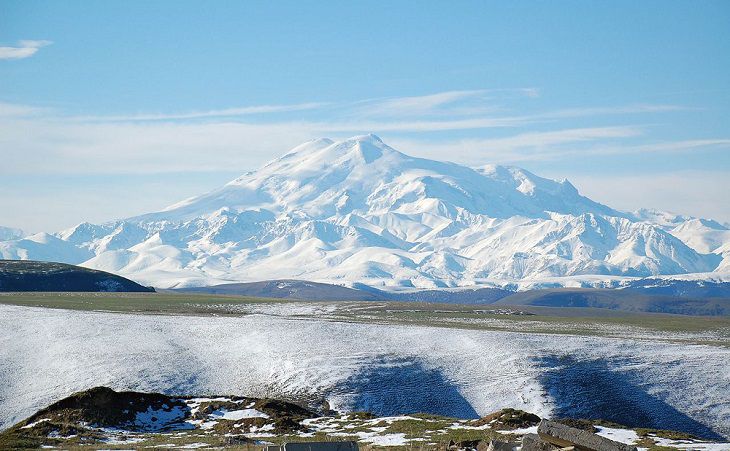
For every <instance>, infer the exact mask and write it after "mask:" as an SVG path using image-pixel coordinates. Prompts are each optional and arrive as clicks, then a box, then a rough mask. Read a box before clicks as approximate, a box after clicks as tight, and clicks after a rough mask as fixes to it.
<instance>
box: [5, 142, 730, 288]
mask: <svg viewBox="0 0 730 451" xmlns="http://www.w3.org/2000/svg"><path fill="white" fill-rule="evenodd" d="M728 251H730V231H728V230H727V228H725V227H724V226H722V225H720V224H718V223H716V222H714V221H706V220H698V219H695V218H689V217H680V216H676V215H670V214H666V213H661V212H654V211H649V210H642V211H639V212H634V213H625V212H620V211H617V210H614V209H612V208H610V207H608V206H605V205H602V204H600V203H597V202H594V201H592V200H590V199H588V198H586V197H584V196H581V195H580V193H579V192H578V190H577V189H576V188H575V187H574V186H573V185H571V184H570V182H568V181H567V180H564V181H560V182H558V181H554V180H549V179H545V178H541V177H538V176H536V175H534V174H532V173H530V172H528V171H525V170H522V169H519V168H514V167H504V166H491V165H490V166H484V167H481V168H468V167H465V166H460V165H457V164H454V163H446V162H439V161H433V160H426V159H421V158H414V157H410V156H408V155H405V154H403V153H400V152H398V151H396V150H395V149H393V148H391V147H389V146H388V145H386V144H385V143H383V142H382V141H381V140H380V139H379V138H378V137H376V136H374V135H366V136H357V137H353V138H350V139H347V140H343V141H337V142H335V141H332V140H329V139H318V140H314V141H310V142H307V143H305V144H302V145H300V146H298V147H296V148H294V149H292V150H291V151H290V152H289V153H287V154H285V155H284V156H282V157H281V158H279V159H277V160H274V161H272V162H270V163H269V164H267V165H266V166H264V167H262V168H260V169H259V170H256V171H253V172H249V173H246V174H244V175H242V176H241V177H239V178H237V179H235V180H233V181H232V182H230V183H228V184H227V185H225V186H224V187H222V188H220V189H218V190H215V191H212V192H210V193H207V194H204V195H202V196H198V197H193V198H190V199H187V200H184V201H182V202H179V203H177V204H175V205H172V206H170V207H168V208H166V209H164V210H162V211H159V212H155V213H150V214H146V215H142V216H137V217H133V218H129V219H126V220H121V221H115V222H110V223H106V224H101V225H94V224H88V223H83V224H79V225H78V226H76V227H74V228H71V229H68V230H65V231H62V232H59V233H55V234H38V235H33V236H30V237H26V238H24V239H21V240H15V241H6V242H0V256H2V257H3V258H23V259H37V260H59V261H63V262H68V263H75V264H83V265H84V266H87V267H91V268H97V269H102V270H105V271H110V272H113V273H118V274H122V275H125V276H127V277H130V278H132V279H134V280H136V281H139V282H142V283H145V284H152V285H155V286H158V287H174V286H177V287H180V286H193V285H207V284H212V283H220V282H225V281H252V280H264V279H285V278H288V279H308V280H317V281H328V282H335V283H342V284H350V283H354V282H360V283H365V284H369V285H376V286H385V287H392V288H396V287H419V288H424V287H429V288H432V287H453V286H467V285H474V284H483V283H495V284H505V283H512V282H520V283H523V282H525V281H539V280H551V281H553V282H551V283H557V284H559V282H554V281H555V280H556V279H555V278H558V279H557V280H558V281H559V280H561V278H565V277H566V276H573V278H574V279H575V277H577V276H581V277H582V276H602V277H603V278H609V277H626V276H632V277H642V276H657V275H678V274H691V273H711V272H713V271H716V270H719V269H722V270H725V271H728V270H730V264H729V262H730V253H728ZM723 254H724V255H723ZM723 257H725V260H724V261H723ZM703 277H704V276H703ZM708 277H709V276H708ZM599 279H601V277H597V278H596V277H593V278H592V279H591V280H599Z"/></svg>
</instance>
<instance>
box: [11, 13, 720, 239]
mask: <svg viewBox="0 0 730 451" xmlns="http://www.w3.org/2000/svg"><path fill="white" fill-rule="evenodd" d="M729 24H730V2H727V1H716V2H712V1H704V2H689V1H686V2H678V1H657V2H651V1H644V2H620V1H615V2H597V1H596V2H591V1H575V2H569V1H559V2H548V1H544V2H539V1H534V2H502V3H497V2H405V1H404V2H360V3H355V2H324V1H316V2H315V1H312V2H302V1H298V2H263V1H261V2H254V1H251V2H234V1H230V2H224V1H219V2H190V1H170V2H164V1H157V2H141V1H140V2H135V1H124V2H111V1H109V2H81V1H78V2H65V1H47V2H38V1H27V0H24V1H7V0H0V161H1V162H2V164H1V165H0V177H1V178H0V224H1V225H6V226H15V227H22V228H24V229H26V230H28V231H39V230H57V229H60V228H64V227H68V226H71V225H73V224H75V223H78V222H80V221H83V220H87V221H92V222H100V221H105V220H110V219H114V218H119V217H125V216H131V215H134V214H139V213H143V212H146V211H150V210H156V209H160V208H162V207H164V206H166V205H168V204H170V203H173V202H175V201H177V200H180V199H182V198H184V197H188V196H190V195H194V194H198V193H201V192H203V191H206V190H208V189H212V188H215V187H217V186H219V185H221V184H223V183H225V182H226V181H228V180H230V179H232V178H234V177H235V176H237V175H239V174H240V173H243V172H245V171H247V170H250V169H255V168H256V167H258V166H259V165H261V164H262V163H264V162H265V161H267V160H269V159H272V158H274V157H276V156H278V155H280V154H283V153H285V152H286V150H287V149H289V148H290V147H293V146H294V145H296V144H298V143H299V142H301V141H304V140H307V139H310V138H312V137H317V136H330V137H334V138H337V137H346V136H350V135H355V134H359V133H364V132H373V133H376V134H378V135H379V136H381V137H382V138H383V139H384V140H385V141H386V142H387V143H389V144H391V145H392V146H394V147H396V148H397V149H399V150H401V151H404V152H406V153H409V154H412V155H418V156H424V157H429V158H435V159H446V160H452V161H456V162H460V163H464V164H469V165H481V164H486V163H504V164H514V165H518V166H521V167H525V168H527V169H529V170H531V171H533V172H536V173H538V174H540V175H544V176H549V177H554V178H563V177H566V178H568V179H570V180H571V181H572V182H573V183H574V184H575V185H576V186H577V187H578V188H579V189H580V190H581V191H582V192H584V193H585V194H587V195H589V196H591V197H593V198H594V199H596V200H599V201H601V202H604V203H608V204H610V205H611V206H614V207H616V208H621V209H627V210H630V209H635V208H639V207H655V208H661V209H666V210H672V211H676V212H679V213H686V214H692V215H698V216H706V217H713V218H716V219H719V220H721V221H730V202H727V197H728V196H727V194H728V193H730V127H728V125H730V120H729V119H728V118H729V117H730V75H729V74H730V31H729V30H730V25H729Z"/></svg>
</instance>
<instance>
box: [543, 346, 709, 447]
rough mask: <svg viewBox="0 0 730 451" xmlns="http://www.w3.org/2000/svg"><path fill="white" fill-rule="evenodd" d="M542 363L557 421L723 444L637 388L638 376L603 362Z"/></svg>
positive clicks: (546, 359) (549, 359) (547, 359)
mask: <svg viewBox="0 0 730 451" xmlns="http://www.w3.org/2000/svg"><path fill="white" fill-rule="evenodd" d="M539 363H540V365H541V366H542V367H543V368H544V369H545V371H544V372H543V373H542V375H541V376H540V383H541V384H542V386H543V387H544V389H545V390H546V391H547V393H548V395H549V396H550V397H552V398H553V400H554V401H555V403H556V405H557V409H556V411H555V413H554V416H556V417H561V418H586V419H603V420H608V421H613V422H616V423H619V424H623V425H625V426H629V427H646V428H655V429H669V430H675V431H682V432H686V433H689V434H693V435H695V436H698V437H702V438H706V439H711V440H722V439H723V437H722V435H720V434H719V433H717V432H715V431H714V430H713V429H712V428H710V427H709V426H707V425H705V424H702V423H700V422H699V421H697V420H695V419H693V418H690V417H689V416H688V415H686V414H684V413H682V412H680V411H679V410H677V409H676V408H674V407H672V406H670V405H669V404H667V403H666V402H664V401H663V400H661V399H659V398H657V397H656V396H653V395H651V394H649V393H647V391H646V390H645V389H644V388H642V387H641V386H640V385H639V384H637V382H636V379H635V375H634V374H631V373H630V372H624V371H615V370H612V369H611V368H610V367H609V365H608V362H607V361H605V360H577V359H575V358H573V357H568V356H562V357H558V356H547V357H543V358H541V359H540V361H539ZM613 363H617V364H619V365H620V364H621V362H620V361H618V362H615V361H613Z"/></svg>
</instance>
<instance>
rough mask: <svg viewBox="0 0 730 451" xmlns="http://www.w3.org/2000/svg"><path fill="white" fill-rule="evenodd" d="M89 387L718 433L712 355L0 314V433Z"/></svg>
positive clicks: (721, 428) (725, 383)
mask: <svg viewBox="0 0 730 451" xmlns="http://www.w3.org/2000/svg"><path fill="white" fill-rule="evenodd" d="M99 385H106V386H109V387H112V388H114V389H117V390H120V389H133V390H138V391H162V392H166V393H177V394H190V395H210V394H236V395H246V396H279V397H285V398H290V399H299V400H311V401H318V400H322V399H327V400H328V401H329V402H330V404H331V406H332V407H333V408H335V409H343V410H371V411H373V412H375V413H376V414H378V415H402V414H407V413H412V412H417V411H426V412H431V413H440V414H444V415H450V416H456V417H462V418H475V417H477V416H481V415H484V414H487V413H490V412H493V411H495V410H498V409H500V408H502V407H515V408H520V409H523V410H527V411H531V412H534V413H537V414H538V415H545V416H553V415H554V416H571V415H574V416H581V415H584V414H585V412H591V411H592V412H594V413H595V412H601V416H604V417H610V418H609V419H614V420H618V421H621V420H623V422H625V423H626V422H628V421H631V420H632V419H634V420H637V421H643V422H645V423H647V424H653V425H654V426H655V427H662V428H666V429H678V430H685V431H689V432H694V433H696V434H699V435H704V436H706V437H709V436H714V437H716V438H719V436H725V437H728V436H730V349H727V348H726V347H714V346H706V345H686V344H682V345H680V344H672V343H665V342H658V341H652V340H645V339H644V340H640V339H612V338H597V337H580V336H570V335H542V334H530V333H514V332H494V331H469V330H460V329H447V328H436V327H425V326H398V325H374V324H357V323H346V322H334V321H325V320H320V319H316V318H307V319H303V318H298V319H294V318H288V317H284V316H272V315H268V314H265V313H259V314H252V315H247V316H242V317H196V316H152V315H134V314H113V313H102V312H78V311H67V310H53V309H43V308H32V307H15V306H5V305H2V306H0V427H7V426H9V425H10V424H12V423H15V422H17V421H19V420H21V419H23V418H25V417H27V416H29V415H30V414H31V413H33V412H35V411H36V410H37V409H39V408H41V407H44V406H45V405H48V404H50V403H51V402H53V401H56V400H58V399H60V398H62V397H64V396H67V395H69V394H70V393H72V392H74V391H78V390H82V389H87V388H90V387H93V386H99ZM222 414H224V413H222ZM228 414H234V413H233V412H228ZM235 414H236V415H238V414H246V415H248V414H250V412H244V413H241V412H236V413H235ZM394 439H395V438H394Z"/></svg>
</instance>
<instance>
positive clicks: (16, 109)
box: [0, 102, 51, 118]
mask: <svg viewBox="0 0 730 451" xmlns="http://www.w3.org/2000/svg"><path fill="white" fill-rule="evenodd" d="M50 111H51V109H50V108H42V107H35V106H30V105H18V104H14V103H4V102H0V117H6V118H7V117H27V116H34V115H39V114H47V113H49V112H50Z"/></svg>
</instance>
